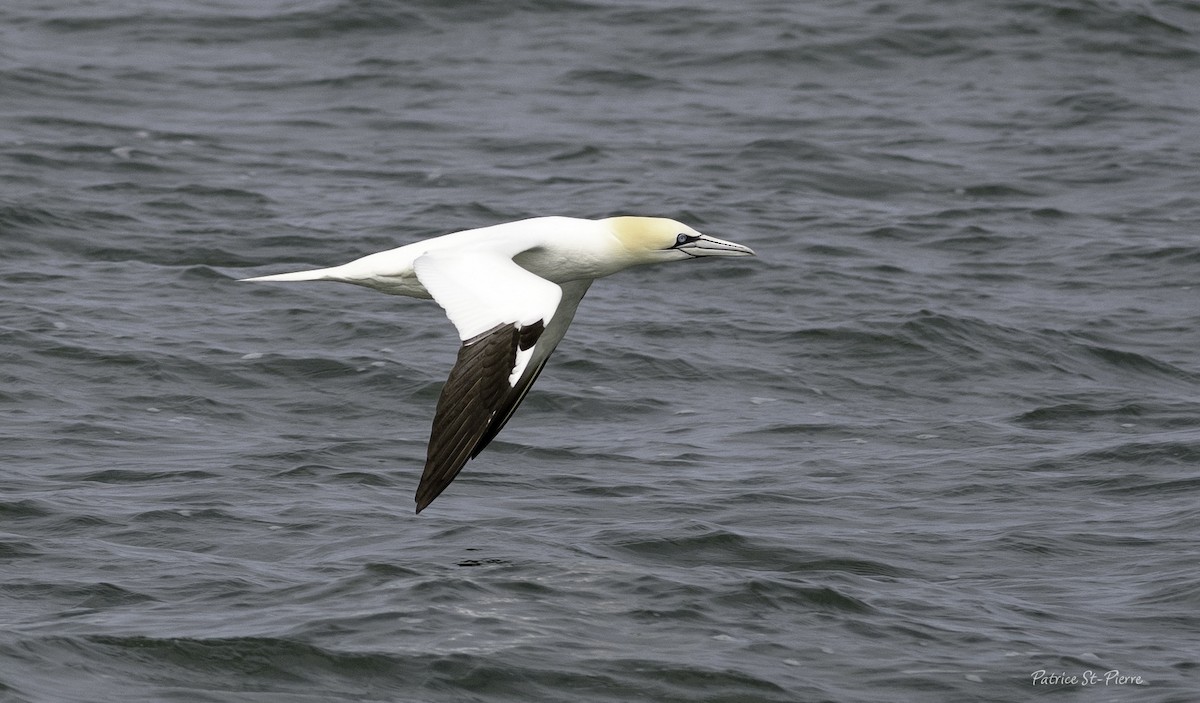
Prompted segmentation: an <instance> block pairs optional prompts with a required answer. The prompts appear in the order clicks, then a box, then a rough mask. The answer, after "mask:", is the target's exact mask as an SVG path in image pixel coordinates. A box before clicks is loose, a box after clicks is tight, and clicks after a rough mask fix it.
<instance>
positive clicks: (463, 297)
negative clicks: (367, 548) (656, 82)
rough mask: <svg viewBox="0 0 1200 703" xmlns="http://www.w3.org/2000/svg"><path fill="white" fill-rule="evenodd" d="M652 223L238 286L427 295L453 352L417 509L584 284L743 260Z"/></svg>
mask: <svg viewBox="0 0 1200 703" xmlns="http://www.w3.org/2000/svg"><path fill="white" fill-rule="evenodd" d="M753 255H754V252H753V251H752V250H751V249H750V248H749V247H745V246H742V245H741V244H735V243H733V242H727V241H725V240H722V239H717V238H716V237H710V236H708V235H705V234H700V233H699V232H697V231H696V230H694V229H692V228H691V227H688V226H687V225H685V224H682V223H679V222H676V221H674V220H670V219H666V218H662V217H610V218H607V219H602V220H586V219H579V218H573V217H536V218H533V219H528V220H520V221H517V222H508V223H505V224H499V225H493V226H490V227H481V228H479V229H468V230H463V231H461V232H454V233H452V234H446V235H442V236H440V237H434V238H432V239H427V240H425V241H421V242H416V243H413V244H408V245H406V246H402V247H399V248H396V249H391V250H388V251H383V252H379V253H378V254H371V255H369V256H364V257H362V258H361V259H356V260H354V261H351V262H350V263H348V264H343V265H341V266H333V267H331V268H323V269H314V270H310V271H297V272H294V273H280V274H275V275H271V276H258V277H255V278H246V279H242V280H246V281H341V282H343V283H353V284H355V285H360V286H366V287H367V288H373V289H375V290H378V291H381V292H383V293H390V294H392V295H406V296H409V297H412V298H425V299H429V298H432V299H433V300H434V301H436V302H437V303H438V305H441V306H442V308H443V309H444V310H445V311H446V316H447V317H449V318H450V322H452V323H453V324H454V326H455V328H457V329H458V336H459V337H460V338H461V339H462V346H461V347H460V348H459V350H458V359H457V360H456V361H455V363H454V368H453V369H451V371H450V376H449V378H447V379H446V383H445V385H444V386H443V387H442V393H441V396H440V397H439V398H438V402H437V409H436V410H435V411H434V416H433V430H432V432H431V434H430V437H429V447H428V450H427V453H426V460H425V470H424V472H423V473H422V475H421V482H420V484H419V485H418V487H417V493H416V502H417V512H418V513H420V512H421V511H422V510H424V509H425V508H426V507H427V506H428V505H429V504H430V503H432V502H433V499H434V498H437V497H438V496H439V495H440V494H441V493H442V491H444V490H446V487H447V486H449V485H450V482H451V481H453V480H454V477H455V476H457V475H458V473H459V472H460V471H462V468H463V466H464V465H465V464H466V463H467V461H468V460H470V459H473V458H475V457H476V456H477V455H478V454H479V452H481V451H483V448H484V447H486V446H487V445H488V443H489V442H491V441H492V440H493V439H494V438H495V437H496V435H497V434H498V433H499V432H500V430H501V429H503V427H504V425H505V423H507V422H508V420H509V418H511V417H512V415H513V412H515V411H516V409H517V406H518V405H520V404H521V401H522V400H524V398H525V394H526V393H528V392H529V388H530V386H532V385H533V382H534V381H535V380H536V379H537V377H538V374H540V373H541V372H542V367H543V366H545V365H546V360H547V359H549V358H550V354H551V353H552V352H553V351H554V348H555V347H557V346H558V343H559V341H560V340H562V338H563V335H564V334H566V331H567V327H568V326H570V324H571V320H572V319H573V318H574V317H575V310H576V308H578V307H579V301H580V300H582V299H583V295H584V293H586V292H587V289H588V286H590V285H591V284H592V281H593V280H595V279H597V278H601V277H604V276H608V275H610V274H613V273H616V272H617V271H621V270H622V269H626V268H629V267H630V266H637V265H639V264H655V263H662V262H667V261H682V260H685V259H698V258H702V257H708V256H753Z"/></svg>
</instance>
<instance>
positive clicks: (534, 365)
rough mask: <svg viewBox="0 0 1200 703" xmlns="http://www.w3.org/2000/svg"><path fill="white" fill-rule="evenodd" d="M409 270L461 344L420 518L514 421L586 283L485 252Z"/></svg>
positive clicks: (445, 256)
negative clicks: (558, 279)
mask: <svg viewBox="0 0 1200 703" xmlns="http://www.w3.org/2000/svg"><path fill="white" fill-rule="evenodd" d="M414 269H415V271H416V274H417V278H418V279H420V281H421V284H422V285H423V286H425V289H426V290H428V291H429V293H430V295H432V296H433V298H434V300H436V301H437V302H438V304H439V305H441V306H442V307H443V308H444V309H445V310H446V315H447V317H449V318H450V321H451V322H452V323H454V326H455V327H456V328H457V329H458V333H459V336H460V337H461V338H462V341H463V344H462V347H461V348H459V351H458V359H457V360H456V361H455V363H454V368H453V369H452V370H451V371H450V376H449V378H448V379H446V384H445V385H444V386H443V387H442V394H441V397H439V398H438V403H437V410H436V411H435V413H434V418H433V430H432V432H431V434H430V437H429V448H428V452H427V455H426V460H425V470H424V473H423V474H422V475H421V483H420V485H419V486H418V487H417V493H416V502H417V512H418V513H419V512H421V511H422V510H424V509H425V507H426V506H428V505H429V504H430V503H432V502H433V500H434V499H435V498H437V497H438V495H440V494H441V493H442V491H444V490H445V489H446V487H447V486H449V485H450V482H451V481H453V480H454V478H455V476H457V475H458V473H459V472H460V471H462V468H463V465H465V464H466V463H467V461H468V460H469V459H471V458H473V457H475V456H476V455H477V454H479V452H480V451H482V450H483V448H484V447H485V446H487V444H488V443H489V442H490V441H491V440H492V439H493V438H494V437H495V436H496V434H497V433H499V432H500V429H501V428H502V427H503V426H504V424H505V423H506V422H507V421H508V419H509V418H510V417H511V416H512V414H513V412H514V411H515V410H516V408H517V406H518V405H519V404H520V403H521V401H522V400H523V399H524V398H525V394H526V393H527V392H528V390H529V387H530V386H531V385H532V384H533V382H534V380H535V379H536V378H537V376H538V374H539V373H540V372H541V369H542V367H543V366H544V365H545V363H546V359H547V358H549V356H550V353H551V352H553V351H554V348H555V347H556V346H557V345H558V342H559V341H560V340H561V339H562V336H563V334H564V333H565V332H566V328H567V327H568V326H569V325H570V323H571V318H572V317H574V314H575V309H576V307H577V306H578V305H579V301H580V299H582V298H583V294H584V293H585V292H586V291H587V288H588V284H590V281H581V282H571V283H567V284H564V285H563V286H559V285H557V284H555V283H552V282H550V281H547V280H546V279H544V278H541V277H539V276H537V275H535V274H533V273H530V272H529V271H527V270H526V269H523V268H521V267H520V266H518V265H517V264H516V263H514V262H513V261H512V259H511V258H509V257H508V256H504V255H501V254H495V253H490V252H471V253H464V252H453V253H441V252H431V253H427V254H425V255H423V256H421V257H420V258H418V259H417V260H416V262H415V263H414Z"/></svg>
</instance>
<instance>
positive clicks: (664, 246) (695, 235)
mask: <svg viewBox="0 0 1200 703" xmlns="http://www.w3.org/2000/svg"><path fill="white" fill-rule="evenodd" d="M603 222H604V223H605V224H606V225H608V228H609V229H610V230H611V231H612V233H613V236H614V237H616V239H617V241H618V242H620V243H621V246H622V247H624V248H625V250H626V252H627V253H628V256H629V257H630V258H631V259H633V260H634V262H635V263H642V264H652V263H657V262H660V261H676V260H679V259H698V258H700V257H702V256H754V251H753V250H752V249H750V247H745V246H742V245H741V244H735V243H734V242H727V241H725V240H723V239H717V238H716V237H710V236H708V235H706V234H700V233H699V232H697V231H696V230H694V229H692V228H691V227H688V226H687V225H685V224H683V223H682V222H676V221H675V220H671V219H667V218H665V217H610V218H608V219H607V220H603Z"/></svg>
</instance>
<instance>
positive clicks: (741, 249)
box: [676, 234, 755, 256]
mask: <svg viewBox="0 0 1200 703" xmlns="http://www.w3.org/2000/svg"><path fill="white" fill-rule="evenodd" d="M676 248H677V249H679V250H680V251H682V252H683V253H685V254H687V255H688V256H755V253H754V250H753V249H751V248H750V247H747V246H743V245H741V244H737V243H736V242H727V241H725V240H724V239H717V238H716V237H710V236H708V235H707V234H702V235H700V238H699V239H696V240H695V241H692V242H688V243H687V244H683V245H680V246H678V247H676Z"/></svg>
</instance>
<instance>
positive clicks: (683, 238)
mask: <svg viewBox="0 0 1200 703" xmlns="http://www.w3.org/2000/svg"><path fill="white" fill-rule="evenodd" d="M697 239H699V237H693V236H692V235H690V234H684V233H683V232H680V233H679V234H678V235H676V236H675V246H677V247H678V246H683V245H684V244H687V243H688V242H694V241H696V240H697Z"/></svg>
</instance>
